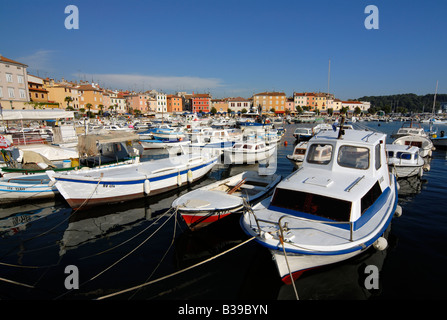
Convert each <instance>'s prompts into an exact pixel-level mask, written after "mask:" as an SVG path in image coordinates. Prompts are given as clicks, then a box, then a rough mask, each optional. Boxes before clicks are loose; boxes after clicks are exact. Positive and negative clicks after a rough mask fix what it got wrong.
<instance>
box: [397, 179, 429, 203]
mask: <svg viewBox="0 0 447 320" xmlns="http://www.w3.org/2000/svg"><path fill="white" fill-rule="evenodd" d="M397 183H398V184H399V191H398V193H399V197H402V196H414V195H416V194H418V193H420V192H421V191H422V186H423V185H424V184H425V183H427V180H426V179H421V178H420V177H418V176H413V177H408V178H402V179H398V180H397ZM400 200H401V198H400Z"/></svg>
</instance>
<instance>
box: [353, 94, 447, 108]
mask: <svg viewBox="0 0 447 320" xmlns="http://www.w3.org/2000/svg"><path fill="white" fill-rule="evenodd" d="M433 97H434V94H426V95H425V96H418V95H416V94H414V93H406V94H395V95H390V96H369V97H368V96H367V97H361V98H358V99H357V100H359V101H369V102H371V109H370V112H371V113H374V112H376V111H378V110H383V111H385V112H386V113H392V112H397V113H419V112H422V111H423V112H432V109H433ZM441 102H447V94H439V93H438V94H437V95H436V108H435V110H438V109H439V108H440V103H441Z"/></svg>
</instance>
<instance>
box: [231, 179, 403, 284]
mask: <svg viewBox="0 0 447 320" xmlns="http://www.w3.org/2000/svg"><path fill="white" fill-rule="evenodd" d="M392 181H393V182H392V184H391V186H390V187H389V189H388V190H387V191H386V192H384V193H383V194H382V196H383V197H382V196H381V198H379V199H380V200H378V201H377V203H376V206H377V208H376V209H377V212H374V211H371V213H373V214H371V213H365V217H367V216H370V217H369V218H368V220H366V219H365V221H363V222H362V224H364V225H363V226H362V227H360V229H359V230H360V233H359V234H362V233H363V234H365V233H366V236H365V235H362V236H361V238H358V237H357V235H356V232H357V231H354V236H353V240H349V236H347V234H349V230H346V232H344V234H343V232H340V230H337V231H335V232H334V234H333V237H334V239H335V238H339V239H337V240H336V241H337V242H338V241H340V239H342V238H343V239H346V240H344V241H340V242H339V243H338V244H336V245H328V244H324V245H320V246H314V245H306V244H304V245H303V244H302V243H297V242H296V241H295V240H294V237H295V236H294V235H293V234H291V235H290V234H289V235H287V232H286V233H285V234H284V238H283V240H280V239H279V237H276V238H275V237H272V235H271V234H272V232H271V230H272V229H270V231H269V232H268V230H269V229H268V228H267V229H265V227H263V226H262V225H261V231H260V232H258V230H257V224H256V223H255V222H254V220H253V218H252V217H251V213H249V212H245V213H244V214H243V216H242V217H241V220H240V224H241V227H242V229H243V230H244V231H245V232H246V233H247V234H248V235H249V236H254V237H256V241H257V242H258V243H259V244H260V245H262V246H263V247H266V248H267V249H268V250H269V251H270V252H271V254H272V256H273V258H274V261H275V264H276V266H277V270H278V273H279V276H280V277H281V279H282V281H283V282H284V283H290V282H291V281H292V279H293V280H296V279H297V278H298V277H299V276H300V275H301V274H302V273H303V272H304V271H306V270H309V269H313V268H317V267H321V266H325V265H329V264H333V263H336V262H341V261H344V260H347V259H350V258H352V257H354V256H357V255H359V254H361V253H362V252H364V251H365V250H367V249H368V248H369V247H371V246H372V245H373V244H374V242H375V241H376V240H377V239H378V238H379V237H381V236H382V234H383V233H384V232H385V230H386V229H387V228H388V226H389V224H390V222H391V219H392V217H393V216H394V213H395V211H396V208H397V201H398V198H397V183H396V180H395V177H392ZM376 209H375V210H376ZM258 214H259V212H258V213H257V214H256V215H258ZM283 215H284V214H280V215H278V217H281V216H283ZM286 215H287V214H286ZM268 216H271V214H267V215H266V217H268ZM261 219H263V218H262V217H261ZM285 221H287V222H288V223H290V224H291V225H290V229H293V230H301V233H302V234H307V233H309V235H310V234H312V233H322V234H326V235H327V234H330V233H331V232H333V230H331V228H330V227H329V228H327V226H325V227H323V229H319V227H315V225H312V224H309V223H307V224H306V223H304V224H302V223H297V224H292V223H293V218H292V217H291V218H289V219H287V220H285ZM270 223H273V220H272V221H271V222H270ZM270 225H271V224H270ZM362 228H369V229H370V230H369V231H366V230H364V229H363V230H362ZM275 232H276V233H278V232H279V231H278V229H276V231H275ZM306 232H307V233H306ZM337 232H338V233H337ZM295 235H297V234H296V233H295ZM331 236H332V235H331ZM325 237H326V236H325ZM302 238H306V236H303V237H301V239H302ZM326 238H327V239H329V238H328V237H326ZM284 252H286V253H285V254H284Z"/></svg>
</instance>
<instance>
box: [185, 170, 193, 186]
mask: <svg viewBox="0 0 447 320" xmlns="http://www.w3.org/2000/svg"><path fill="white" fill-rule="evenodd" d="M186 176H187V177H188V182H189V183H192V182H193V181H194V177H193V175H192V171H191V169H189V170H188V173H187V174H186Z"/></svg>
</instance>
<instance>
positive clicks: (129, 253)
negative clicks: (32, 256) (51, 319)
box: [55, 208, 177, 299]
mask: <svg viewBox="0 0 447 320" xmlns="http://www.w3.org/2000/svg"><path fill="white" fill-rule="evenodd" d="M171 210H172V208H170V209H169V210H168V211H167V212H166V213H164V214H162V215H161V216H160V217H159V218H158V219H157V220H156V221H155V222H153V223H152V224H151V225H150V226H152V225H154V224H155V223H156V222H157V221H159V220H160V219H161V218H162V217H164V216H166V214H167V213H169V212H170V211H171ZM176 213H177V211H174V212H173V213H172V214H171V215H170V216H169V217H168V218H167V219H166V221H164V222H163V223H162V224H161V225H160V226H159V227H158V228H157V230H155V231H154V232H153V233H151V234H150V235H149V236H148V237H147V238H146V239H145V240H143V241H142V242H141V243H140V244H139V245H137V246H136V247H135V248H133V249H132V250H131V251H130V252H128V253H127V254H125V255H124V256H123V257H121V258H120V259H118V260H117V261H115V262H114V263H112V264H111V265H110V266H108V267H107V268H105V269H104V270H102V271H101V272H99V273H97V274H96V275H94V276H93V277H91V278H90V279H88V280H86V281H85V282H83V283H82V284H80V285H79V287H82V286H84V285H85V284H86V283H88V282H90V281H93V280H94V279H96V278H98V277H99V276H101V275H102V274H104V273H105V272H107V271H108V270H110V269H111V268H113V267H114V266H115V265H117V264H118V263H120V262H121V261H123V260H124V259H125V258H127V257H128V256H130V255H131V254H132V253H134V252H135V251H136V250H137V249H139V248H140V247H141V246H142V245H143V244H144V243H146V242H147V241H148V240H149V239H150V238H152V237H153V236H154V235H155V234H156V233H157V232H158V231H159V230H160V229H161V228H162V227H163V226H164V225H165V224H166V223H167V222H168V221H169V220H170V219H171V218H172V217H173V216H174V215H175V214H176ZM150 226H149V227H150ZM149 227H147V228H145V229H144V230H143V231H141V232H139V233H138V234H137V235H135V236H133V237H132V239H133V238H136V237H137V236H138V235H140V234H142V233H143V232H144V231H146V230H148V229H149ZM127 241H129V240H126V241H125V242H127ZM120 245H122V244H120ZM120 245H118V246H115V247H114V248H110V250H112V249H115V248H117V247H119V246H120ZM108 250H109V249H108ZM108 250H105V251H103V252H100V253H98V254H102V253H104V252H106V251H108ZM98 254H96V255H98ZM71 291H73V289H72V290H68V291H66V292H65V293H63V294H61V295H59V296H58V297H56V298H55V299H59V298H61V297H63V296H65V295H66V294H68V293H69V292H71Z"/></svg>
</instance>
